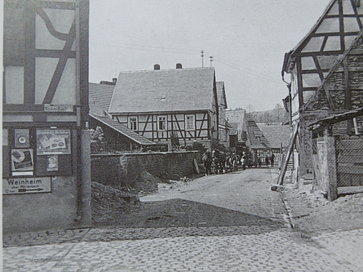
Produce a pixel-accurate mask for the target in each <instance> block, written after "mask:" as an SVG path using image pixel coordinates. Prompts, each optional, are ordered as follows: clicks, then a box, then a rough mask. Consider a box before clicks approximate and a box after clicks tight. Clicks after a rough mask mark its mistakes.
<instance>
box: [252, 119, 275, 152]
mask: <svg viewBox="0 0 363 272" xmlns="http://www.w3.org/2000/svg"><path fill="white" fill-rule="evenodd" d="M247 135H248V136H247V137H248V145H249V147H250V148H255V149H257V148H260V149H268V148H270V143H269V142H268V140H267V139H266V137H265V136H264V135H263V133H262V131H261V130H260V129H259V127H258V126H257V124H256V122H255V121H254V120H248V121H247Z"/></svg>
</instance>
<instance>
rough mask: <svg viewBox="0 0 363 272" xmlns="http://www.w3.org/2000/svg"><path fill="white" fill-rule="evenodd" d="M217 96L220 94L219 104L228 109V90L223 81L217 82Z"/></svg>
mask: <svg viewBox="0 0 363 272" xmlns="http://www.w3.org/2000/svg"><path fill="white" fill-rule="evenodd" d="M217 96H218V104H219V105H220V106H222V107H224V108H225V109H226V108H227V107H228V106H227V98H226V90H225V88H224V82H223V81H218V82H217Z"/></svg>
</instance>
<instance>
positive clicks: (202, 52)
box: [200, 50, 204, 68]
mask: <svg viewBox="0 0 363 272" xmlns="http://www.w3.org/2000/svg"><path fill="white" fill-rule="evenodd" d="M200 53H201V57H202V68H204V51H203V50H202V51H201V52H200Z"/></svg>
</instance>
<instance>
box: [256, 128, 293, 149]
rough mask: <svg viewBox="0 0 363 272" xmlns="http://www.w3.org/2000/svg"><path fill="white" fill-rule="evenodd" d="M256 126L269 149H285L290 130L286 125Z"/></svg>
mask: <svg viewBox="0 0 363 272" xmlns="http://www.w3.org/2000/svg"><path fill="white" fill-rule="evenodd" d="M257 126H258V127H259V129H260V130H261V131H262V133H263V135H264V136H265V137H266V139H267V141H268V142H269V143H270V147H271V148H280V147H281V146H282V147H287V146H288V145H289V141H290V136H291V129H290V126H288V125H280V124H271V125H270V124H265V123H258V124H257Z"/></svg>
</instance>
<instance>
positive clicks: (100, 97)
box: [88, 83, 115, 115]
mask: <svg viewBox="0 0 363 272" xmlns="http://www.w3.org/2000/svg"><path fill="white" fill-rule="evenodd" d="M88 86H89V107H90V113H93V114H96V115H104V112H105V111H107V110H108V108H109V106H110V103H111V98H112V94H113V90H114V88H115V86H112V85H106V84H98V83H89V85H88Z"/></svg>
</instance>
